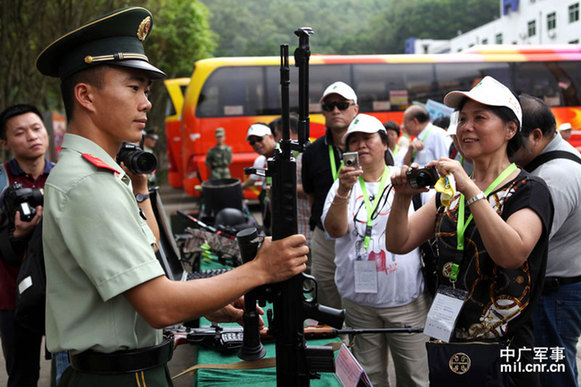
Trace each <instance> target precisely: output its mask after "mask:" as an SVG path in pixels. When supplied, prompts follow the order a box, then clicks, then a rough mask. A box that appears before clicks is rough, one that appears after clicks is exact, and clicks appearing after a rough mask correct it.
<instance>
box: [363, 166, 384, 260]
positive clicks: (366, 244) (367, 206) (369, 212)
mask: <svg viewBox="0 0 581 387" xmlns="http://www.w3.org/2000/svg"><path fill="white" fill-rule="evenodd" d="M388 176H389V167H387V166H386V167H385V169H384V170H383V175H382V176H381V183H379V189H378V190H377V195H375V202H374V203H373V207H372V206H371V203H370V202H369V194H367V187H366V186H365V181H364V180H363V178H362V177H361V176H359V184H360V185H361V191H363V198H364V199H365V209H366V210H367V225H366V226H365V239H363V247H365V249H368V248H369V241H370V240H371V228H372V227H373V219H371V215H372V214H373V211H375V209H376V208H377V206H378V205H379V202H380V201H381V200H380V199H381V198H380V197H379V196H378V195H381V193H382V192H383V189H384V188H385V183H386V182H387V177H388Z"/></svg>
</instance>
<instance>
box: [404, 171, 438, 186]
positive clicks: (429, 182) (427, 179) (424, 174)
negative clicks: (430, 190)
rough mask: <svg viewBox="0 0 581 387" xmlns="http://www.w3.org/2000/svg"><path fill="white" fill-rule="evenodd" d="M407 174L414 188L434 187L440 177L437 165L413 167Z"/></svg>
mask: <svg viewBox="0 0 581 387" xmlns="http://www.w3.org/2000/svg"><path fill="white" fill-rule="evenodd" d="M406 176H407V178H408V181H409V183H410V185H411V186H412V188H422V187H433V186H434V185H435V184H436V182H437V181H438V179H439V178H440V175H439V174H438V170H437V169H436V167H427V168H412V169H410V170H408V171H407V172H406Z"/></svg>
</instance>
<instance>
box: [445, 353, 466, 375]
mask: <svg viewBox="0 0 581 387" xmlns="http://www.w3.org/2000/svg"><path fill="white" fill-rule="evenodd" d="M471 365H472V360H470V356H468V355H466V354H465V353H464V352H457V353H455V354H453V355H452V356H451V357H450V361H449V362H448V366H449V367H450V370H451V371H452V372H453V373H455V374H458V375H464V374H465V373H466V372H468V370H470V366H471Z"/></svg>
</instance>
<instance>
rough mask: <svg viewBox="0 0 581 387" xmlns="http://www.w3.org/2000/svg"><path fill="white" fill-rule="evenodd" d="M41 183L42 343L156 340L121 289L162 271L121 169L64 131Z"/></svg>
mask: <svg viewBox="0 0 581 387" xmlns="http://www.w3.org/2000/svg"><path fill="white" fill-rule="evenodd" d="M91 156H93V157H94V159H92V161H90V160H88V159H87V158H91ZM44 189H45V196H44V212H43V245H44V259H45V264H46V277H47V296H46V298H47V299H46V306H47V307H46V341H47V346H48V349H49V350H50V351H51V352H59V351H63V350H68V351H72V352H73V353H78V352H82V351H84V350H87V349H93V350H96V351H99V352H105V353H108V352H113V351H117V350H125V349H135V348H141V347H147V346H151V345H156V344H159V343H161V339H162V335H161V331H160V330H156V329H154V328H152V327H151V326H150V325H149V324H148V323H147V322H146V321H145V320H144V319H143V318H141V317H140V316H139V315H138V313H137V312H136V311H135V309H134V308H133V306H132V305H131V304H130V303H129V302H128V301H127V299H126V298H125V297H124V296H123V294H122V293H123V292H125V291H126V290H128V289H131V288H133V287H135V286H136V285H139V284H141V283H143V282H146V281H148V280H150V279H153V278H155V277H159V276H161V275H164V272H163V269H162V268H161V265H160V264H159V262H158V261H157V259H156V257H155V254H154V252H153V249H152V247H151V244H152V243H155V237H154V235H153V233H152V232H151V230H150V229H149V227H148V226H147V224H146V223H145V221H144V220H143V218H142V217H141V216H140V211H139V208H138V206H137V202H136V201H135V197H134V196H133V192H132V189H131V182H130V180H129V178H128V177H127V176H126V175H125V173H124V172H123V170H122V169H121V167H120V166H119V165H118V164H117V163H116V162H115V161H114V160H113V159H112V158H111V157H110V156H109V155H108V154H107V153H106V152H105V151H104V150H103V149H102V148H100V147H99V146H98V145H97V144H95V143H94V142H92V141H90V140H88V139H86V138H84V137H80V136H76V135H72V134H66V135H65V137H64V141H63V144H62V152H61V153H60V155H59V161H58V163H57V165H56V166H55V168H54V169H53V170H52V172H51V174H50V177H49V179H48V180H47V182H46V185H45V187H44Z"/></svg>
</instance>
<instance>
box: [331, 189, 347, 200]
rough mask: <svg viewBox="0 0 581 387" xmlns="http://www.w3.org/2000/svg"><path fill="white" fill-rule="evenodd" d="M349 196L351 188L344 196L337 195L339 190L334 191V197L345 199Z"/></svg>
mask: <svg viewBox="0 0 581 387" xmlns="http://www.w3.org/2000/svg"><path fill="white" fill-rule="evenodd" d="M350 196H351V190H349V192H348V193H347V195H345V196H343V195H339V190H337V192H335V197H336V198H339V199H343V200H347V199H349V197H350Z"/></svg>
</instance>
